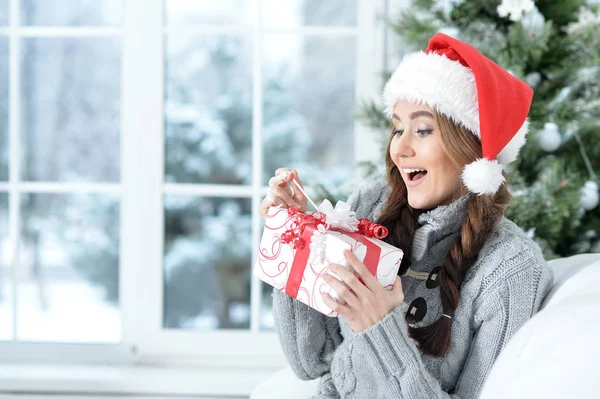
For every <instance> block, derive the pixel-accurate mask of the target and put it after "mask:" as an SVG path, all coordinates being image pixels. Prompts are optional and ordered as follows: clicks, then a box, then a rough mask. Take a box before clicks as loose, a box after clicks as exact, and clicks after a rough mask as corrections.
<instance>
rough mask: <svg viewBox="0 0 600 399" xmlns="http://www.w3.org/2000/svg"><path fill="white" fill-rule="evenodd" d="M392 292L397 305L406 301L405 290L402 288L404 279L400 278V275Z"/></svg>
mask: <svg viewBox="0 0 600 399" xmlns="http://www.w3.org/2000/svg"><path fill="white" fill-rule="evenodd" d="M391 294H392V295H393V297H394V299H395V302H394V305H395V306H398V305H400V304H402V302H404V290H403V289H402V280H401V279H400V276H396V280H395V281H394V285H393V286H392V291H391Z"/></svg>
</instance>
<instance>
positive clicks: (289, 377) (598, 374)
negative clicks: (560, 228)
mask: <svg viewBox="0 0 600 399" xmlns="http://www.w3.org/2000/svg"><path fill="white" fill-rule="evenodd" d="M548 263H549V265H550V266H551V267H552V269H553V270H554V287H553V288H552V290H551V291H550V293H549V294H548V296H547V297H546V299H545V300H544V303H543V305H542V310H541V311H540V312H538V314H536V315H535V316H534V317H533V318H532V319H531V320H529V321H528V322H527V323H526V324H525V325H524V326H523V327H522V328H521V329H520V330H519V331H518V332H517V334H516V335H515V336H514V337H513V338H512V339H511V340H510V342H509V343H508V345H507V346H506V348H504V350H503V351H502V353H501V354H500V356H499V357H498V359H497V361H496V363H495V364H494V367H493V368H492V371H491V372H490V375H489V376H488V379H487V380H486V383H485V385H484V387H483V391H482V393H481V395H480V399H500V398H502V399H504V398H511V399H525V398H527V399H530V398H544V399H558V398H578V399H580V398H600V254H584V255H576V256H572V257H569V258H562V259H557V260H554V261H550V262H548ZM317 384H318V381H317V380H314V381H301V380H300V379H298V378H297V377H296V376H295V375H294V374H293V372H292V371H291V369H290V368H285V369H283V370H280V371H279V372H277V373H275V374H274V375H273V376H272V377H271V378H269V379H268V380H266V381H264V382H262V383H261V384H260V385H259V386H257V387H256V389H254V391H253V392H252V394H251V395H250V399H275V398H277V399H279V398H286V399H308V398H310V397H311V396H312V395H314V393H315V391H316V389H317Z"/></svg>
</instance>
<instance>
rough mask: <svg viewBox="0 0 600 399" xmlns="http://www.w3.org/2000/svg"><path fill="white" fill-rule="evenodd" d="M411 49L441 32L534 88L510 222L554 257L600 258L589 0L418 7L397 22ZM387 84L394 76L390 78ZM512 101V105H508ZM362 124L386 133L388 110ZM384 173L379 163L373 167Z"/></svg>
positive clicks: (594, 52)
mask: <svg viewBox="0 0 600 399" xmlns="http://www.w3.org/2000/svg"><path fill="white" fill-rule="evenodd" d="M392 17H393V21H392V28H393V31H394V32H395V33H396V34H397V35H398V36H399V40H400V41H401V43H402V44H403V46H402V47H403V51H405V52H410V51H412V50H421V49H424V48H425V47H426V46H427V42H428V41H429V39H430V38H431V37H432V36H433V35H434V34H435V33H437V32H444V33H446V34H448V35H450V36H453V37H456V38H458V39H460V40H463V41H466V42H468V43H471V44H472V45H474V46H475V47H477V48H478V49H479V50H480V51H481V52H482V53H483V54H485V55H486V56H488V57H489V58H491V59H492V60H494V61H495V62H497V63H498V64H499V65H501V66H502V67H504V68H506V69H507V70H508V71H510V72H511V73H512V74H514V75H515V76H517V77H519V78H520V79H522V80H524V81H525V82H527V83H528V84H529V85H530V86H531V87H532V88H533V90H534V93H535V94H534V98H533V104H532V107H531V111H530V114H529V120H530V129H529V135H528V137H527V143H526V145H525V147H524V148H523V149H522V150H521V153H520V156H519V159H518V160H517V161H515V162H514V163H512V164H510V165H509V168H508V172H509V176H510V180H509V189H510V191H511V193H512V195H513V197H514V200H513V203H512V205H511V206H510V207H509V208H507V215H506V216H507V217H508V218H509V219H511V220H513V221H514V222H515V223H517V224H518V225H519V226H521V228H523V229H524V230H525V231H527V233H528V234H529V235H530V236H531V237H532V238H533V239H535V240H536V241H537V242H538V244H539V245H540V247H541V248H542V251H543V252H544V256H545V257H546V259H552V258H556V257H562V256H570V255H573V254H577V253H583V252H600V207H599V206H598V180H597V176H598V174H599V173H600V170H599V169H600V163H599V162H598V160H599V159H600V140H598V139H599V138H600V12H599V11H598V6H597V5H594V4H590V3H588V2H586V1H584V0H552V1H550V0H540V1H537V2H535V3H534V2H533V1H532V0H502V1H498V0H476V1H465V0H438V1H435V0H413V2H412V5H411V6H410V7H409V8H408V9H406V10H405V11H401V12H399V13H398V14H397V15H393V16H392ZM385 72H386V73H385V74H384V75H386V76H385V77H386V79H384V80H383V81H384V82H385V80H387V77H389V74H390V73H391V71H385ZM507 101H510V99H507ZM360 117H362V118H363V119H364V120H365V121H366V122H367V123H368V124H369V125H371V126H372V127H374V128H375V129H376V130H377V131H380V132H381V140H379V142H380V143H381V146H382V151H384V150H385V144H384V142H385V141H386V139H387V137H388V135H389V131H390V126H391V125H390V121H389V119H388V118H387V117H386V116H385V115H384V113H383V107H382V106H381V104H380V103H367V104H364V105H363V106H362V107H361V111H360ZM375 166H376V165H375Z"/></svg>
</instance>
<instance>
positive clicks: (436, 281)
mask: <svg viewBox="0 0 600 399" xmlns="http://www.w3.org/2000/svg"><path fill="white" fill-rule="evenodd" d="M441 269H442V268H441V267H440V266H438V267H435V268H434V269H433V270H432V271H431V273H429V276H428V277H427V281H425V287H427V288H429V289H434V288H436V287H439V286H440V284H441V281H440V270H441Z"/></svg>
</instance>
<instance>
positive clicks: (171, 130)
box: [165, 34, 252, 184]
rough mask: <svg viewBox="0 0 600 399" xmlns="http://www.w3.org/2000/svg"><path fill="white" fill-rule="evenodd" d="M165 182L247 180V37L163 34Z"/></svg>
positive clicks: (249, 86) (249, 129)
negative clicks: (165, 37)
mask: <svg viewBox="0 0 600 399" xmlns="http://www.w3.org/2000/svg"><path fill="white" fill-rule="evenodd" d="M167 51H168V59H167V67H166V70H167V72H166V74H167V76H166V90H167V94H166V103H165V119H166V133H165V134H166V138H165V161H166V164H165V181H167V182H177V183H218V184H250V180H251V176H252V164H251V162H252V48H251V45H250V43H249V41H248V39H246V38H240V37H230V36H225V37H206V36H188V35H183V34H173V35H169V36H168V38H167Z"/></svg>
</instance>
